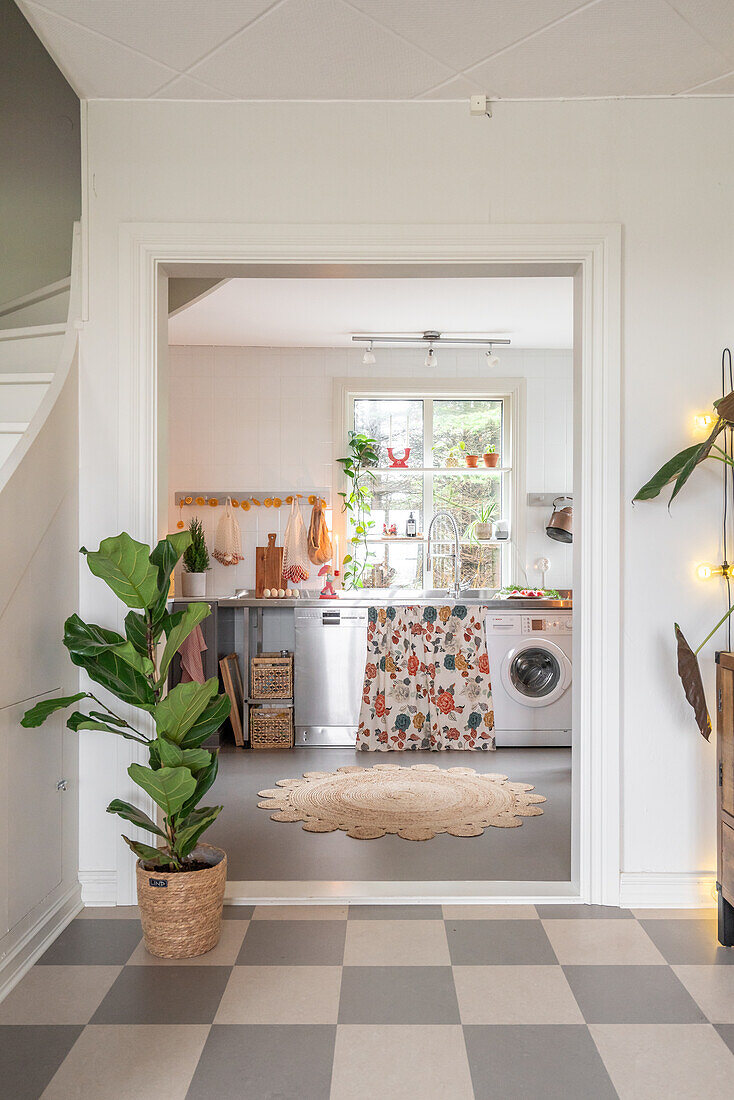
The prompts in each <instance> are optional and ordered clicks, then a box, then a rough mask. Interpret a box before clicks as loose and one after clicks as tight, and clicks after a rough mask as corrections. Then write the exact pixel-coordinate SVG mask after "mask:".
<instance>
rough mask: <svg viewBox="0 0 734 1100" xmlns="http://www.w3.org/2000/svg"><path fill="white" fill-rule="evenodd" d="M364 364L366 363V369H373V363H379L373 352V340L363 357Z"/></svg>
mask: <svg viewBox="0 0 734 1100" xmlns="http://www.w3.org/2000/svg"><path fill="white" fill-rule="evenodd" d="M362 362H363V363H364V365H365V366H366V367H371V366H372V365H373V363H376V362H377V360H376V359H375V353H374V351H373V350H372V341H371V340H370V346H369V347H368V348H367V350H366V351H365V353H364V355H363V356H362Z"/></svg>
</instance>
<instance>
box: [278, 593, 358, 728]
mask: <svg viewBox="0 0 734 1100" xmlns="http://www.w3.org/2000/svg"><path fill="white" fill-rule="evenodd" d="M295 619H296V654H295V676H296V684H295V710H296V714H295V724H296V744H297V745H340V746H346V745H349V746H353V745H354V744H355V741H356V736H357V726H358V725H359V709H360V705H361V702H362V687H363V685H364V666H365V659H366V655H367V608H366V607H365V608H360V607H345V608H338V607H333V606H331V607H323V608H322V607H297V608H296V612H295Z"/></svg>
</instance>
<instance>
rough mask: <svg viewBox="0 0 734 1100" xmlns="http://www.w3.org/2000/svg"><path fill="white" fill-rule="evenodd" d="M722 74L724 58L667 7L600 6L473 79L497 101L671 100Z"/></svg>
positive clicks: (623, 0)
mask: <svg viewBox="0 0 734 1100" xmlns="http://www.w3.org/2000/svg"><path fill="white" fill-rule="evenodd" d="M723 67H724V60H723V58H722V55H721V54H719V53H717V52H716V51H715V50H714V49H713V48H712V47H711V46H709V45H708V43H707V42H705V41H704V40H703V39H702V38H701V36H700V35H699V34H698V33H697V32H696V31H694V30H693V28H692V27H690V26H689V24H688V23H686V22H685V21H684V20H683V19H682V18H681V17H680V16H679V15H677V13H676V12H674V11H673V9H672V8H671V7H669V5H668V4H667V3H665V0H646V2H645V3H641V4H636V3H630V2H629V0H602V2H600V3H598V4H594V5H592V6H591V7H587V8H585V9H584V10H583V11H580V12H578V13H577V14H575V15H573V16H571V17H570V18H569V19H566V20H564V21H563V22H562V23H559V24H557V25H556V26H555V27H551V28H550V29H549V30H547V31H544V32H543V34H540V35H537V36H536V37H535V38H531V39H529V40H528V41H526V42H524V43H522V44H521V45H518V46H513V47H511V48H510V49H509V50H506V51H505V52H504V53H503V54H501V55H500V56H499V57H495V58H493V59H492V60H491V61H488V62H486V63H485V64H483V65H480V66H479V67H478V68H476V69H474V70H473V72H472V77H473V78H474V79H477V80H481V81H482V82H483V83H484V85H485V86H486V88H487V91H488V93H489V94H491V95H495V96H509V97H518V98H523V97H539V98H543V97H553V98H564V97H574V96H613V95H618V94H619V93H620V90H622V89H623V94H624V95H632V96H634V95H672V94H674V93H676V92H681V91H684V90H685V89H686V88H690V87H692V86H693V85H695V84H699V83H701V82H703V81H705V80H710V79H712V78H714V77H717V76H721V75H722V70H723Z"/></svg>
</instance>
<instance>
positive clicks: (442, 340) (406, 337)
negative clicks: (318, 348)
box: [352, 329, 511, 367]
mask: <svg viewBox="0 0 734 1100" xmlns="http://www.w3.org/2000/svg"><path fill="white" fill-rule="evenodd" d="M352 342H353V343H356V344H368V345H369V346H368V348H367V350H366V351H365V353H364V356H363V357H362V362H363V363H364V364H365V365H369V364H371V363H374V362H375V354H374V351H373V350H372V349H373V346H374V345H375V344H387V345H392V346H393V347H399V346H400V345H401V344H413V345H415V344H418V345H420V344H428V353H427V355H426V359H425V364H426V366H427V367H431V366H435V364H436V362H437V357H436V351H435V348H434V344H450V345H451V347H473V348H486V349H487V365H488V366H490V367H496V366H497V364H498V363H499V359H498V358H497V356H496V355H495V354H494V352H493V347H494V345H495V344H509V343H510V342H511V341H510V340H508V339H505V338H504V337H499V336H497V337H495V336H491V337H490V336H478V335H477V336H474V335H472V334H471V333H455V334H452V333H450V332H439V331H438V329H426V331H425V332H395V333H391V332H372V333H370V332H363V333H353V334H352Z"/></svg>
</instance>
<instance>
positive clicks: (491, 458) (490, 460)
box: [482, 452, 500, 466]
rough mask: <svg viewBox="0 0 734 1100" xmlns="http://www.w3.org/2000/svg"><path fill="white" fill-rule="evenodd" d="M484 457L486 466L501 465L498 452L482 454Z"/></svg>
mask: <svg viewBox="0 0 734 1100" xmlns="http://www.w3.org/2000/svg"><path fill="white" fill-rule="evenodd" d="M482 458H483V459H484V465H485V466H499V463H500V456H499V455H498V454H497V453H496V452H493V453H492V454H486V455H482Z"/></svg>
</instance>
